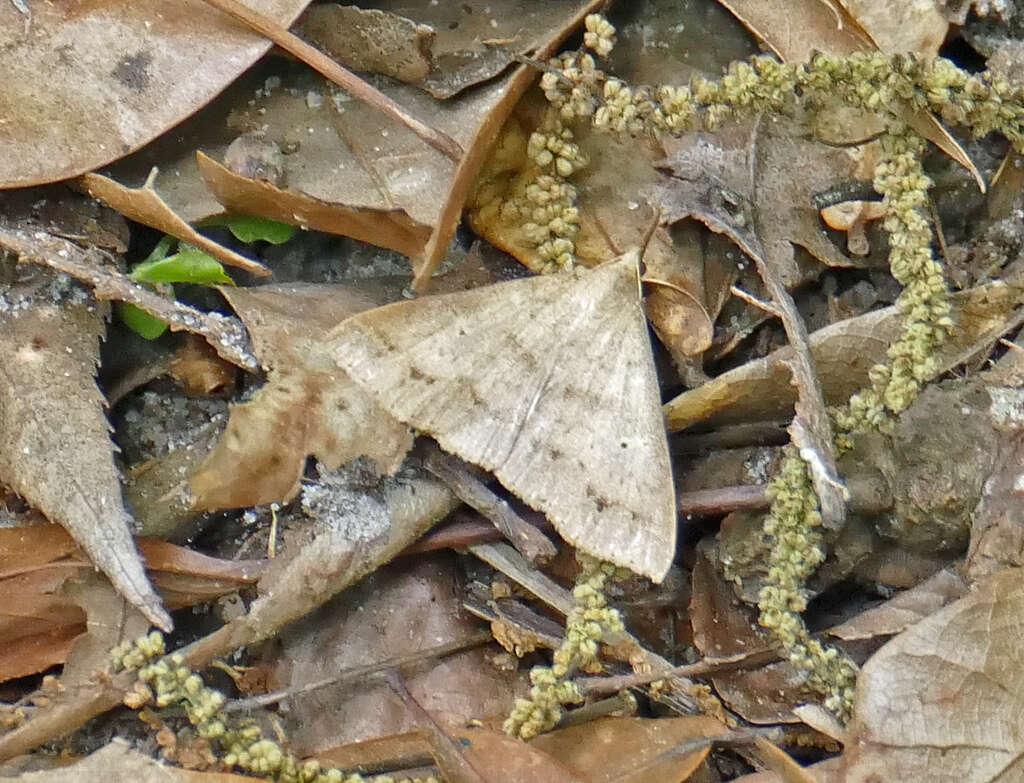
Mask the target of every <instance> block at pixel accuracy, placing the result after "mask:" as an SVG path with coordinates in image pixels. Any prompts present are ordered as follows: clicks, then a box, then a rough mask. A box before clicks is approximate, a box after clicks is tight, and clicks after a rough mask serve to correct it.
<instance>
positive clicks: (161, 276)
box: [130, 247, 234, 285]
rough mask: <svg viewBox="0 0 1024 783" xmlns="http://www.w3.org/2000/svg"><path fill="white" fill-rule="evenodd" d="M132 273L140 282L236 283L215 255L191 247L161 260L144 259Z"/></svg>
mask: <svg viewBox="0 0 1024 783" xmlns="http://www.w3.org/2000/svg"><path fill="white" fill-rule="evenodd" d="M130 277H131V278H132V280H135V281H136V282H139V283H147V284H150V285H152V284H155V283H195V284H197V285H217V284H218V283H224V284H227V285H233V284H234V281H232V279H231V278H230V277H228V276H227V274H225V272H224V267H223V266H221V264H220V262H219V261H218V260H217V259H215V258H213V256H211V255H209V254H207V253H204V252H203V251H202V250H197V249H196V248H194V247H187V248H185V249H184V250H182V251H180V252H178V253H175V254H174V255H173V256H167V258H163V259H160V260H159V261H143V262H142V263H141V264H139V265H138V266H136V267H135V268H134V269H132V271H131V275H130Z"/></svg>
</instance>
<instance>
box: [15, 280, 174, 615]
mask: <svg viewBox="0 0 1024 783" xmlns="http://www.w3.org/2000/svg"><path fill="white" fill-rule="evenodd" d="M65 280H66V278H65ZM103 332H104V325H103V316H102V313H101V309H100V308H99V306H98V305H97V304H96V302H95V300H93V299H92V297H91V296H89V295H87V294H85V293H84V292H83V291H82V290H81V289H80V288H78V287H77V286H75V285H73V284H72V285H71V286H68V284H67V283H62V282H61V278H58V277H56V276H55V275H53V274H51V273H50V272H48V271H42V270H39V271H36V272H35V273H34V274H32V275H30V276H29V277H27V278H26V279H24V280H23V281H22V282H20V283H18V284H17V285H15V286H12V287H11V288H9V289H8V290H7V291H6V296H5V306H4V307H3V308H2V310H0V481H2V482H3V483H5V484H6V485H8V486H9V487H11V488H12V489H13V490H14V491H15V492H17V493H18V494H19V495H21V496H22V497H23V498H25V500H27V501H28V502H29V503H31V504H32V505H33V506H34V507H35V508H37V509H39V510H40V511H41V512H43V514H45V515H46V516H47V517H48V518H49V519H50V520H52V521H54V522H58V523H60V524H61V525H63V526H64V527H65V528H66V529H67V530H68V532H70V533H71V535H72V536H74V538H75V540H76V541H78V542H79V544H81V546H82V548H83V549H84V550H85V551H86V552H87V553H88V555H89V557H90V558H91V559H92V561H93V563H95V565H96V567H97V568H99V569H100V570H101V571H103V572H104V573H105V574H106V575H107V576H108V577H109V578H110V581H111V582H112V583H113V584H114V586H115V587H116V588H117V590H118V591H119V592H120V593H121V594H122V595H123V596H124V597H125V598H127V599H128V601H129V602H131V603H132V604H134V605H135V606H137V607H138V608H139V609H140V610H142V612H143V613H144V614H145V615H146V617H147V618H149V620H150V621H151V622H153V623H154V624H155V625H158V626H160V627H161V628H164V629H166V630H170V628H171V627H172V623H171V618H170V616H169V615H168V614H167V612H166V611H165V610H164V608H163V606H162V604H161V602H160V598H159V597H158V596H157V594H156V593H155V592H154V590H153V587H152V585H150V583H149V581H148V580H147V579H146V573H145V569H144V568H143V565H142V559H141V557H139V554H138V552H137V550H136V549H135V541H134V539H133V537H132V533H131V529H132V519H131V516H130V515H129V514H128V511H127V510H126V509H125V507H124V503H123V500H122V498H121V484H120V480H119V477H118V473H117V468H116V467H115V465H114V445H113V443H112V442H111V440H110V425H109V424H108V423H107V419H106V416H105V415H104V406H105V402H104V399H103V395H102V394H101V393H100V391H99V389H98V388H97V387H96V382H95V380H94V374H95V370H96V363H97V361H98V357H99V339H100V337H101V336H102V334H103Z"/></svg>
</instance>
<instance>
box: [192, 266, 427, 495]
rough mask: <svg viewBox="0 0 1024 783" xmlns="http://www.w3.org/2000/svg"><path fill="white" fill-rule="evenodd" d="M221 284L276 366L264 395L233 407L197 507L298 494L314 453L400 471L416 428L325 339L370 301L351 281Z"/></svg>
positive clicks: (327, 460) (195, 477)
mask: <svg viewBox="0 0 1024 783" xmlns="http://www.w3.org/2000/svg"><path fill="white" fill-rule="evenodd" d="M221 293H223V294H224V296H225V298H227V300H228V302H230V304H231V306H232V307H234V308H235V311H236V312H237V313H238V315H239V317H240V318H241V319H242V320H243V321H244V322H245V324H246V326H247V327H248V328H249V330H250V333H251V334H252V339H253V344H254V346H255V349H256V353H257V355H258V356H259V358H260V361H261V363H262V364H263V365H264V366H267V367H269V368H270V369H269V374H268V378H267V383H266V385H265V386H264V387H263V388H262V389H260V391H259V392H257V394H256V395H255V397H254V398H253V399H252V400H251V401H250V402H247V403H244V404H242V405H236V406H234V407H233V408H232V410H231V419H230V421H229V422H228V426H227V430H226V431H225V433H224V435H223V436H222V437H221V440H220V442H219V443H218V444H217V446H216V448H215V449H214V450H213V452H212V453H211V454H210V455H209V456H208V457H207V458H206V459H205V460H204V461H203V463H202V465H200V467H199V469H198V470H197V471H196V472H195V473H193V474H192V476H191V478H190V484H191V489H192V492H193V494H194V495H195V500H194V502H193V508H196V509H207V510H208V509H216V508H237V507H245V506H255V505H262V504H265V503H272V502H283V501H286V500H289V499H290V498H292V497H293V496H294V495H295V493H296V492H297V491H298V489H299V479H300V478H301V477H302V471H303V468H304V466H305V463H306V457H307V456H308V455H315V456H316V457H317V458H319V459H320V461H321V462H323V463H324V464H325V465H326V466H327V467H328V468H329V469H331V470H333V469H335V468H337V467H338V466H339V465H341V464H342V463H343V462H347V461H348V460H351V459H355V458H356V457H359V456H367V457H370V458H371V459H373V460H374V461H375V462H376V463H377V466H378V468H379V469H380V470H381V471H382V472H384V473H393V472H394V471H395V470H396V469H397V468H398V465H399V464H400V463H401V461H402V459H403V457H404V456H405V452H406V451H407V450H408V449H409V447H410V446H411V445H412V435H411V434H410V433H409V430H408V428H407V427H406V426H405V425H403V424H400V423H399V422H397V421H396V420H395V419H393V418H392V417H391V416H390V415H389V414H387V413H386V412H385V411H384V410H382V409H381V408H379V407H378V406H377V404H376V403H375V402H373V400H372V399H371V398H370V397H369V396H368V395H366V394H365V393H364V392H362V391H361V390H360V389H359V387H358V386H357V385H356V384H354V383H352V381H351V380H349V378H348V377H347V376H346V375H345V373H344V372H342V371H341V370H340V369H339V368H338V366H337V364H336V363H335V362H334V359H333V348H332V346H331V345H330V344H326V343H324V337H325V335H326V334H327V332H328V331H329V330H330V329H331V328H332V327H334V326H335V325H336V324H337V323H338V322H339V321H341V320H343V319H344V318H345V317H346V316H349V315H351V314H353V313H356V312H358V311H360V310H363V309H366V308H367V307H369V306H371V304H372V303H371V302H370V300H368V299H366V298H365V297H363V296H362V295H360V294H358V293H356V292H355V291H353V289H351V288H345V287H343V286H315V285H308V286H303V285H286V286H263V287H260V288H254V289H246V288H230V287H225V288H223V289H222V290H221Z"/></svg>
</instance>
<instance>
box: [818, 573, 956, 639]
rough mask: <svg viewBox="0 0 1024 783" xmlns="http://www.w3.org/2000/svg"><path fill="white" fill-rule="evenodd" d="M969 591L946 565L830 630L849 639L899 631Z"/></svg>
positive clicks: (868, 637) (869, 637)
mask: <svg viewBox="0 0 1024 783" xmlns="http://www.w3.org/2000/svg"><path fill="white" fill-rule="evenodd" d="M966 591H967V582H966V581H965V580H964V578H963V577H962V576H960V574H958V573H956V572H955V571H953V570H951V569H948V568H944V569H942V570H941V571H939V572H938V573H937V574H935V575H934V576H932V577H931V578H929V579H928V580H927V581H924V582H922V583H921V584H919V585H917V586H916V587H912V588H910V589H909V590H904V591H903V592H902V593H899V594H897V595H896V596H894V597H893V598H890V599H889V600H888V601H886V602H885V603H884V604H881V605H880V606H876V607H874V608H872V609H868V610H866V611H864V612H861V613H860V614H859V615H857V616H856V617H854V618H853V619H851V620H847V621H846V622H845V623H843V624H842V625H837V626H834V627H832V628H829V630H828V632H829V634H831V635H832V636H835V637H837V638H839V639H845V640H847V641H850V640H853V639H871V638H874V637H876V636H884V635H892V634H897V633H899V632H900V631H903V630H905V629H906V628H909V627H910V626H912V625H913V624H914V623H916V622H919V621H920V620H922V619H924V618H925V617H928V616H929V615H931V614H934V613H935V612H936V611H938V610H939V609H941V608H942V607H943V606H945V605H946V604H949V603H951V602H952V601H955V600H956V599H958V598H962V597H963V595H964V593H965V592H966Z"/></svg>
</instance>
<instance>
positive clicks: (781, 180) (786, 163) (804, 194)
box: [656, 117, 857, 287]
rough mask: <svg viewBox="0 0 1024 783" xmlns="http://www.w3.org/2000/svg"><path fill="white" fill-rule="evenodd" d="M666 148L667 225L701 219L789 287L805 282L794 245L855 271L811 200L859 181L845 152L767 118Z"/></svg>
mask: <svg viewBox="0 0 1024 783" xmlns="http://www.w3.org/2000/svg"><path fill="white" fill-rule="evenodd" d="M667 144H668V145H669V156H668V158H667V159H666V160H665V161H664V162H663V163H662V167H663V169H664V171H665V172H666V173H667V174H668V177H667V178H666V179H665V180H663V181H662V183H661V185H660V187H659V188H658V190H657V196H656V203H658V205H659V206H660V207H661V209H662V219H663V221H664V222H667V223H672V222H675V221H677V220H679V219H681V218H684V217H694V218H696V219H697V220H700V221H701V222H702V223H704V224H705V225H706V226H707V227H708V228H710V229H711V230H712V231H717V232H722V233H725V234H727V235H728V236H729V238H730V239H732V240H733V241H734V242H735V243H736V244H737V245H739V246H740V248H741V249H742V250H743V251H744V252H746V253H747V254H748V255H750V256H756V257H760V258H762V259H764V262H765V263H766V264H767V265H769V266H771V267H772V268H773V269H774V270H776V274H777V275H778V276H779V277H780V278H781V281H782V283H783V284H784V285H786V286H787V287H790V286H794V285H796V284H797V283H799V282H800V281H801V280H802V279H803V278H804V275H803V274H802V271H801V269H800V268H799V267H798V265H797V260H796V258H795V257H794V247H793V246H794V245H799V246H800V247H802V248H804V249H805V250H807V251H808V252H810V253H811V254H812V255H814V256H815V257H816V258H817V259H819V260H820V261H822V262H823V263H825V264H827V265H828V266H838V267H844V266H852V265H853V264H854V263H855V262H854V261H853V260H851V259H850V258H848V257H847V256H845V255H843V253H841V252H840V251H839V250H838V249H837V248H836V246H835V245H834V244H833V243H832V241H831V240H830V239H829V238H828V235H827V234H826V233H825V231H824V229H823V228H822V227H821V221H820V219H819V216H818V210H817V209H816V208H815V207H814V205H813V203H812V200H811V197H812V196H813V195H814V194H816V193H818V192H821V191H824V190H827V189H828V188H830V187H834V186H835V185H836V183H837V182H843V181H847V180H849V179H851V178H853V173H854V171H855V168H856V165H857V164H856V161H854V160H853V159H852V158H851V157H850V156H849V155H848V154H847V153H846V152H845V151H844V150H841V149H836V148H833V147H828V146H826V145H824V144H820V143H818V142H815V141H813V140H808V139H806V138H803V132H802V131H801V129H800V128H799V127H798V126H796V125H795V124H794V123H793V122H792V121H788V120H783V119H772V118H764V117H763V118H760V119H756V120H752V121H749V122H744V123H737V124H730V125H729V126H728V127H725V128H722V129H721V130H719V131H717V132H716V133H714V134H709V133H705V132H697V133H691V134H687V135H686V136H684V137H682V138H681V139H678V140H672V141H671V142H668V143H667ZM794 160H799V161H800V163H801V165H799V166H794V165H793V161H794Z"/></svg>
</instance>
